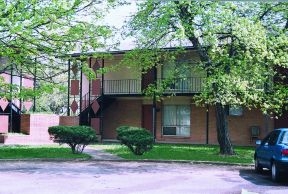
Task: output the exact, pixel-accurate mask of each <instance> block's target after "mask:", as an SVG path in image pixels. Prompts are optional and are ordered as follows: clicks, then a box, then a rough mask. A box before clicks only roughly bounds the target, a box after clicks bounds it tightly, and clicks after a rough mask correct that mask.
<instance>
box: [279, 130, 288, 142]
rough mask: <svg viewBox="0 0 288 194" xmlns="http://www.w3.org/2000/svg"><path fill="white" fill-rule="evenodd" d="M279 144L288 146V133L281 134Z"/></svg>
mask: <svg viewBox="0 0 288 194" xmlns="http://www.w3.org/2000/svg"><path fill="white" fill-rule="evenodd" d="M279 143H283V144H288V132H287V131H285V132H284V133H282V134H281V136H280V140H279Z"/></svg>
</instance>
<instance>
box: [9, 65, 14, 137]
mask: <svg viewBox="0 0 288 194" xmlns="http://www.w3.org/2000/svg"><path fill="white" fill-rule="evenodd" d="M12 85H13V65H12V66H11V71H10V128H9V130H10V132H12V131H13V121H12V120H13V110H12V97H13V94H12V92H13V89H12Z"/></svg>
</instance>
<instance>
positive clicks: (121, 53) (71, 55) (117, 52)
mask: <svg viewBox="0 0 288 194" xmlns="http://www.w3.org/2000/svg"><path fill="white" fill-rule="evenodd" d="M179 48H182V49H184V50H196V49H195V47H193V46H184V47H165V48H159V49H163V50H165V51H176V50H177V49H179ZM133 50H135V49H129V50H115V51H100V52H87V53H81V52H79V53H72V54H67V55H63V56H58V58H64V57H72V58H78V57H80V56H81V57H84V56H87V57H92V56H94V55H97V54H100V55H105V54H110V55H123V54H125V53H127V52H130V51H133ZM140 50H141V49H140ZM143 50H144V49H143Z"/></svg>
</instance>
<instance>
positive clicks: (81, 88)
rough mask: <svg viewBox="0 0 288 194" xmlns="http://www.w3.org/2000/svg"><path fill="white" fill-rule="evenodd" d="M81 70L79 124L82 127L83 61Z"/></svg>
mask: <svg viewBox="0 0 288 194" xmlns="http://www.w3.org/2000/svg"><path fill="white" fill-rule="evenodd" d="M80 63H81V64H80V65H81V68H80V69H81V70H80V102H79V106H80V107H79V124H80V125H81V112H82V81H83V75H82V74H83V69H82V61H80Z"/></svg>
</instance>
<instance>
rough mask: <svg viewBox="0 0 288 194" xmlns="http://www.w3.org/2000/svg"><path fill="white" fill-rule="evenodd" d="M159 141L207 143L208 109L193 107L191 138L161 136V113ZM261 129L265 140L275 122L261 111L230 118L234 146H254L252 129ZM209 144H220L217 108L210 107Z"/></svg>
mask: <svg viewBox="0 0 288 194" xmlns="http://www.w3.org/2000/svg"><path fill="white" fill-rule="evenodd" d="M157 116H158V117H157V120H158V125H157V140H158V141H167V142H185V143H192V144H205V143H206V108H203V107H196V106H195V105H191V131H190V137H171V136H170V137H169V136H162V134H161V130H162V129H161V123H162V121H161V120H162V117H161V113H158V114H157ZM251 126H259V127H260V138H261V139H263V138H264V137H265V136H266V135H267V133H268V132H270V131H271V130H273V120H272V119H270V118H269V117H267V116H265V115H263V114H262V113H261V112H260V111H259V110H255V109H254V110H248V109H244V111H243V115H242V116H228V128H229V133H230V138H231V141H232V144H233V145H253V144H254V143H255V142H254V141H251V138H250V134H251V133H250V127H251ZM208 143H209V144H218V140H217V130H216V115H215V108H214V107H209V134H208Z"/></svg>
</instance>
